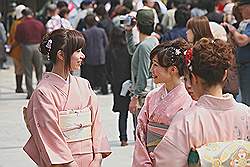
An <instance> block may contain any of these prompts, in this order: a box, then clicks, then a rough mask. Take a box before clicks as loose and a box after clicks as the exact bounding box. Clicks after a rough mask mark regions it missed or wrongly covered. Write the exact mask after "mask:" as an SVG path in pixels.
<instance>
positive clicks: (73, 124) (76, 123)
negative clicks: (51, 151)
mask: <svg viewBox="0 0 250 167" xmlns="http://www.w3.org/2000/svg"><path fill="white" fill-rule="evenodd" d="M91 125H92V122H91V110H90V109H89V108H88V107H86V108H84V109H80V110H67V111H61V112H60V116H59V126H60V127H61V129H62V132H63V135H64V137H65V139H66V141H67V142H74V141H81V140H86V139H91V138H92V134H91Z"/></svg>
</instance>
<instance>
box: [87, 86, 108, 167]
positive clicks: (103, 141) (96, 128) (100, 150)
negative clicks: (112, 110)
mask: <svg viewBox="0 0 250 167" xmlns="http://www.w3.org/2000/svg"><path fill="white" fill-rule="evenodd" d="M88 87H89V90H90V92H91V97H90V102H89V106H90V110H91V111H92V117H91V118H92V142H93V152H94V160H93V162H92V163H91V164H92V166H93V167H94V166H95V165H97V164H100V165H101V162H102V159H103V158H106V157H107V156H109V155H110V154H111V150H110V147H109V143H108V139H107V137H106V134H105V133H104V130H103V127H102V124H101V117H100V114H101V113H100V109H99V106H98V104H97V97H96V95H95V93H94V91H93V90H92V89H91V86H90V84H89V83H88ZM97 166H98V165H97ZM95 167H96V166H95ZM98 167H99V166H98Z"/></svg>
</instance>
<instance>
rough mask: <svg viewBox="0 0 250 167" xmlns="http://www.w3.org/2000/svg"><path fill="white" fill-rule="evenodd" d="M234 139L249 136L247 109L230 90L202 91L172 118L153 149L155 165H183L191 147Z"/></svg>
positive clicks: (185, 163)
mask: <svg viewBox="0 0 250 167" xmlns="http://www.w3.org/2000/svg"><path fill="white" fill-rule="evenodd" d="M237 139H242V140H248V141H249V140H250V109H249V107H248V106H246V105H244V104H241V103H237V102H236V101H235V100H234V98H233V96H232V95H231V94H225V95H223V97H221V98H220V97H214V96H210V95H203V96H202V97H200V99H199V100H198V102H197V104H196V105H195V106H193V107H192V108H190V112H188V115H186V116H185V117H184V118H183V119H182V120H178V121H176V122H173V124H172V125H171V126H170V128H169V129H168V131H167V133H166V135H165V136H164V138H163V139H162V141H161V143H160V144H159V145H158V147H157V148H156V149H155V152H154V155H155V160H156V167H166V166H169V167H186V166H187V158H188V154H189V152H190V149H191V148H199V147H201V146H202V145H204V144H208V143H213V142H222V141H233V140H237Z"/></svg>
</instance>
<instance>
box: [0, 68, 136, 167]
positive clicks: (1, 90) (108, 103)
mask: <svg viewBox="0 0 250 167" xmlns="http://www.w3.org/2000/svg"><path fill="white" fill-rule="evenodd" d="M34 85H35V81H34ZM23 88H25V85H24V83H23ZM14 92H15V75H14V69H13V66H11V67H10V69H8V70H0V167H35V166H36V165H35V164H34V163H33V162H32V161H31V160H30V159H29V157H28V156H27V155H26V154H25V152H23V151H22V146H23V145H24V143H25V142H26V140H27V139H28V137H29V133H28V131H27V130H26V128H25V125H24V121H23V117H22V111H21V109H22V107H23V106H24V105H26V104H27V102H28V101H27V100H26V99H25V97H26V94H16V93H14ZM98 98H99V103H100V108H101V110H102V121H103V126H104V129H105V131H106V133H107V135H108V139H109V142H110V145H111V149H112V152H113V153H112V155H111V156H110V157H108V158H107V159H105V160H104V161H103V167H116V166H119V167H129V166H131V159H132V151H133V146H134V142H133V135H132V131H133V128H132V116H131V115H130V114H129V115H130V116H129V120H128V137H129V139H130V140H129V146H127V147H120V142H119V138H118V136H119V135H118V128H117V119H118V114H115V113H113V112H112V111H111V108H112V95H111V94H109V95H98Z"/></svg>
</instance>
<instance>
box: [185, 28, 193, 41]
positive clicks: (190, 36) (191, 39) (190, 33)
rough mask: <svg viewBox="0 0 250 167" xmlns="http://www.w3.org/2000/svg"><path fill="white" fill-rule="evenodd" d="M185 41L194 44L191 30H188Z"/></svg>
mask: <svg viewBox="0 0 250 167" xmlns="http://www.w3.org/2000/svg"><path fill="white" fill-rule="evenodd" d="M186 34H187V40H188V42H189V43H193V42H194V33H193V31H192V30H191V29H188V30H187V32H186Z"/></svg>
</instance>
